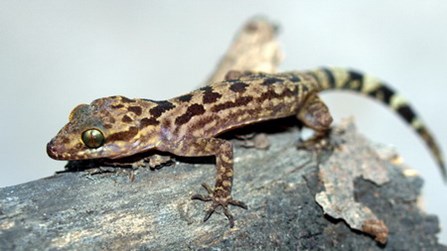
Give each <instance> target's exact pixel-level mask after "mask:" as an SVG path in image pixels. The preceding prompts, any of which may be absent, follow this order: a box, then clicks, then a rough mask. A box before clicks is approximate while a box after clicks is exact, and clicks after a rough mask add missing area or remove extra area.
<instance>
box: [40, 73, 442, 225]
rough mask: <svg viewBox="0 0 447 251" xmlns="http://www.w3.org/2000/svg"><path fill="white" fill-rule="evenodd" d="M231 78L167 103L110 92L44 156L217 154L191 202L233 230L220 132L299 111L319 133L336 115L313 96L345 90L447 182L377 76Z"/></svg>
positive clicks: (405, 109)
mask: <svg viewBox="0 0 447 251" xmlns="http://www.w3.org/2000/svg"><path fill="white" fill-rule="evenodd" d="M228 76H229V77H227V78H226V80H224V81H222V82H217V83H213V84H210V85H207V86H205V87H202V88H200V89H197V90H195V91H192V92H190V93H187V94H185V95H182V96H178V97H175V98H172V99H168V100H161V101H156V100H150V99H129V98H126V97H124V96H110V97H105V98H99V99H96V100H94V101H92V102H91V103H90V104H80V105H78V106H77V107H75V108H74V109H73V110H72V112H71V113H70V115H69V122H68V123H67V124H66V125H65V126H64V127H63V128H62V129H61V130H60V131H59V132H58V134H57V135H56V136H55V137H54V138H53V139H52V140H51V141H50V142H49V143H48V144H47V153H48V155H49V156H50V157H51V158H53V159H56V160H88V159H108V160H115V159H120V158H124V157H127V156H132V155H135V154H138V153H143V152H147V151H150V150H158V151H161V152H167V153H170V154H173V155H176V156H184V157H200V156H214V157H215V159H216V164H215V165H216V178H215V184H214V187H211V186H209V185H207V184H202V185H203V186H204V187H205V189H206V190H207V194H196V195H193V196H192V199H196V200H202V201H205V202H209V203H210V204H209V205H208V207H207V209H206V212H205V217H204V221H206V220H208V218H210V216H211V215H212V214H213V212H215V210H216V209H217V208H219V207H221V208H222V209H223V213H224V214H225V216H226V217H227V218H228V221H229V225H230V227H233V226H234V217H233V215H232V213H231V212H230V210H229V205H233V206H238V207H241V208H244V209H247V205H246V204H245V203H244V202H242V201H239V200H236V199H234V198H233V197H232V195H231V190H232V187H233V177H234V170H233V146H232V143H231V142H230V141H228V140H224V139H222V138H219V137H218V136H219V135H220V134H222V133H223V132H226V131H229V130H232V129H235V128H239V127H243V126H245V125H248V124H253V123H257V122H261V121H266V120H273V119H279V118H283V117H289V116H296V118H298V120H300V121H301V122H302V123H303V124H304V125H305V126H307V127H309V128H311V129H312V130H314V131H315V137H317V138H318V137H319V136H320V137H324V136H322V135H325V134H326V133H327V132H328V130H330V126H331V123H332V121H333V119H332V116H331V114H330V112H329V109H328V107H327V106H326V105H325V104H324V102H323V101H322V100H321V99H320V98H319V96H318V95H319V93H320V92H322V91H325V90H331V89H344V90H351V91H354V92H357V93H360V94H364V95H366V96H370V97H372V98H373V99H376V100H379V101H380V102H382V103H384V104H385V105H387V106H389V107H390V108H391V109H392V110H394V111H395V112H396V113H397V114H398V115H399V116H400V117H402V118H403V120H404V121H405V122H407V123H408V124H409V125H410V126H411V127H412V128H413V129H414V130H415V131H416V133H417V134H418V135H419V136H420V137H421V138H422V140H423V141H424V142H425V144H426V145H427V146H428V148H429V150H430V151H431V153H432V155H433V157H434V159H435V160H436V161H437V164H438V166H439V168H440V170H441V173H442V176H443V178H444V180H445V179H446V174H447V173H446V169H445V166H444V161H443V156H442V153H441V150H440V148H439V146H438V144H437V143H436V141H435V139H434V137H433V136H432V133H431V132H430V131H429V130H428V128H427V127H426V126H425V124H424V123H423V122H422V120H421V119H420V117H419V116H418V115H417V114H416V112H415V110H414V109H413V108H412V107H411V106H410V105H409V104H408V103H407V102H406V101H405V99H403V98H402V97H401V96H400V95H399V94H397V93H396V92H395V91H394V90H393V89H392V88H390V87H389V86H388V85H387V84H385V83H383V82H381V81H380V80H378V79H376V78H374V77H371V76H369V75H364V74H362V73H359V72H357V71H354V70H350V69H345V68H318V69H315V70H308V71H292V72H284V73H277V74H268V73H255V72H245V73H243V72H238V71H233V72H229V74H228Z"/></svg>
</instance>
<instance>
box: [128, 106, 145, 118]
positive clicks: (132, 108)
mask: <svg viewBox="0 0 447 251" xmlns="http://www.w3.org/2000/svg"><path fill="white" fill-rule="evenodd" d="M127 110H128V111H129V112H133V113H135V114H136V115H137V116H140V115H141V113H142V112H143V109H141V107H140V106H130V107H129V108H127Z"/></svg>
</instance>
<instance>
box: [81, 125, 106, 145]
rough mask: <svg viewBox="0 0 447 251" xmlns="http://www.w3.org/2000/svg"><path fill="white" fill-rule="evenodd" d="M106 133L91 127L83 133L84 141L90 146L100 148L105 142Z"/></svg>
mask: <svg viewBox="0 0 447 251" xmlns="http://www.w3.org/2000/svg"><path fill="white" fill-rule="evenodd" d="M104 140H105V139H104V135H103V134H102V132H101V131H100V130H98V129H89V130H87V131H85V132H83V133H82V142H84V144H85V145H86V146H87V147H88V148H98V147H100V146H102V145H103V144H104Z"/></svg>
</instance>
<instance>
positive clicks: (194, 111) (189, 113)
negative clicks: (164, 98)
mask: <svg viewBox="0 0 447 251" xmlns="http://www.w3.org/2000/svg"><path fill="white" fill-rule="evenodd" d="M204 113H205V108H203V105H199V104H192V105H191V106H189V107H188V108H187V109H186V112H185V113H184V114H182V115H181V116H179V117H177V118H176V119H175V124H176V125H183V124H185V123H188V121H190V120H191V119H192V117H194V116H197V115H201V114H204Z"/></svg>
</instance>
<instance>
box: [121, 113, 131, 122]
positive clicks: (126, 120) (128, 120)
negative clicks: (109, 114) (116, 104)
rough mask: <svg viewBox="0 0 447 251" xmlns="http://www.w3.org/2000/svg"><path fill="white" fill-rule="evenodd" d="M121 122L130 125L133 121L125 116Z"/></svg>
mask: <svg viewBox="0 0 447 251" xmlns="http://www.w3.org/2000/svg"><path fill="white" fill-rule="evenodd" d="M121 121H122V122H124V123H130V122H132V119H131V118H130V117H129V116H127V115H124V116H123V118H122V119H121Z"/></svg>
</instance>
